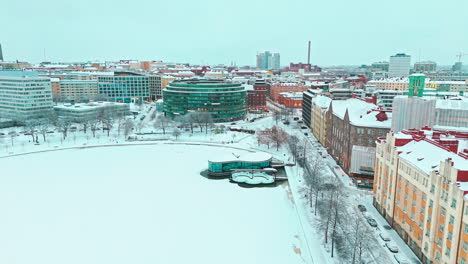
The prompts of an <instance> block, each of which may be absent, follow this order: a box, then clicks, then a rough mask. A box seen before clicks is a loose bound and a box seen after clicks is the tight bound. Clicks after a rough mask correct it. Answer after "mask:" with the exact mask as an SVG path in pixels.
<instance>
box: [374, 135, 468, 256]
mask: <svg viewBox="0 0 468 264" xmlns="http://www.w3.org/2000/svg"><path fill="white" fill-rule="evenodd" d="M467 136H468V134H466V135H461V134H460V133H458V134H457V133H450V132H444V133H442V132H436V131H431V130H421V131H419V130H411V131H405V130H404V131H402V132H400V133H397V134H394V133H392V132H391V133H388V134H387V137H386V138H379V139H378V140H377V146H376V162H375V175H374V189H373V196H374V205H375V207H376V208H377V210H378V211H379V212H380V213H381V214H382V215H383V216H384V217H385V219H386V220H387V221H388V222H389V223H390V224H391V225H392V226H393V228H394V229H395V230H396V231H397V233H398V234H399V235H400V236H401V238H402V239H403V240H404V241H405V242H406V243H407V244H408V245H409V247H410V248H411V249H412V250H413V252H414V253H415V254H416V255H417V256H418V257H419V258H420V259H421V260H422V261H423V263H435V264H439V263H440V264H442V263H468V261H467V258H466V257H467V255H466V254H467V253H466V252H467V251H468V226H467V225H466V223H468V221H467V220H468V219H467V218H466V217H465V216H464V215H466V212H465V213H464V209H465V207H466V204H465V193H468V155H466V154H464V153H457V152H458V151H459V150H461V151H462V150H463V146H465V147H466V146H468V144H467ZM448 139H450V140H448Z"/></svg>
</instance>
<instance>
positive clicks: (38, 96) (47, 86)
mask: <svg viewBox="0 0 468 264" xmlns="http://www.w3.org/2000/svg"><path fill="white" fill-rule="evenodd" d="M50 111H52V88H51V83H50V79H49V78H42V77H27V76H24V77H0V117H1V118H7V119H12V120H15V121H20V122H23V121H26V120H29V119H34V118H41V117H44V116H46V115H47V113H48V112H50Z"/></svg>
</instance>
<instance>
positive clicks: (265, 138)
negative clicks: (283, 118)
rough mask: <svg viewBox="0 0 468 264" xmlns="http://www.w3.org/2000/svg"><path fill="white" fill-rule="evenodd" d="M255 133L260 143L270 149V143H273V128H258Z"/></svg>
mask: <svg viewBox="0 0 468 264" xmlns="http://www.w3.org/2000/svg"><path fill="white" fill-rule="evenodd" d="M255 134H256V136H257V142H258V145H267V147H268V149H270V144H271V143H272V141H271V137H270V134H271V129H269V128H267V129H265V130H257V131H256V132H255Z"/></svg>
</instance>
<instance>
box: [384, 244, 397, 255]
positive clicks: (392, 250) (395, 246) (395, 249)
mask: <svg viewBox="0 0 468 264" xmlns="http://www.w3.org/2000/svg"><path fill="white" fill-rule="evenodd" d="M385 246H386V247H387V248H388V250H390V252H392V253H398V247H397V245H395V244H393V243H391V242H388V243H385Z"/></svg>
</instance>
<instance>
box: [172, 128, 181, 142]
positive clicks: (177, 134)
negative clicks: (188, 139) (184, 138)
mask: <svg viewBox="0 0 468 264" xmlns="http://www.w3.org/2000/svg"><path fill="white" fill-rule="evenodd" d="M180 134H182V132H180V129H178V128H177V127H176V128H174V130H172V135H173V136H174V137H175V139H176V140H177V138H178V137H179V136H180Z"/></svg>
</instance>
